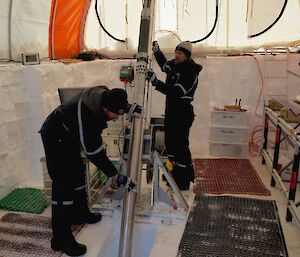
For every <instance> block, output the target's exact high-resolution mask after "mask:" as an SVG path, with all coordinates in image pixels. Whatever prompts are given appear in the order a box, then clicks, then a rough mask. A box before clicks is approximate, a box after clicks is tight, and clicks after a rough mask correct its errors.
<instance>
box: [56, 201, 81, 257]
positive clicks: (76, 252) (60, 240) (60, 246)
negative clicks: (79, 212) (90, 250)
mask: <svg viewBox="0 0 300 257" xmlns="http://www.w3.org/2000/svg"><path fill="white" fill-rule="evenodd" d="M72 211H73V205H62V204H52V230H53V237H52V239H51V248H52V250H54V251H62V252H64V253H65V254H67V255H69V256H81V255H83V254H85V253H86V246H85V245H82V244H79V243H77V242H76V240H75V238H74V236H73V234H72V230H71V222H70V219H71V217H72Z"/></svg>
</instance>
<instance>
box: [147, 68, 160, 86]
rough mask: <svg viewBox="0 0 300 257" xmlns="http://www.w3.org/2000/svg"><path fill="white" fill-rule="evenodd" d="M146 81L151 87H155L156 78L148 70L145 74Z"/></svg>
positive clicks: (151, 71) (152, 72)
mask: <svg viewBox="0 0 300 257" xmlns="http://www.w3.org/2000/svg"><path fill="white" fill-rule="evenodd" d="M146 80H148V81H150V82H151V84H152V86H154V87H155V86H156V85H157V81H158V80H157V78H156V74H155V72H154V71H153V70H151V69H150V70H148V71H147V74H146Z"/></svg>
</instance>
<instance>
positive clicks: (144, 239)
mask: <svg viewBox="0 0 300 257" xmlns="http://www.w3.org/2000/svg"><path fill="white" fill-rule="evenodd" d="M251 162H252V164H253V165H254V167H255V168H256V169H257V171H258V173H259V175H260V177H261V179H262V180H263V182H264V183H265V185H266V186H267V188H269V189H270V191H271V196H268V197H260V196H250V195H241V197H251V198H258V199H268V200H270V199H272V200H276V203H277V207H278V210H279V216H280V219H281V225H282V227H283V231H284V236H285V241H286V245H287V248H288V253H289V256H290V257H299V256H300V243H299V238H300V229H298V227H297V226H296V225H295V224H294V223H293V222H290V223H287V222H286V221H285V213H286V204H285V203H284V199H283V197H282V195H281V193H280V191H279V190H278V188H270V181H271V174H270V172H269V171H268V170H267V168H266V167H265V166H262V165H261V159H260V158H253V159H251ZM143 181H145V180H143ZM23 186H34V185H32V184H30V183H24V184H23ZM143 186H144V187H146V188H147V187H149V186H148V185H143ZM287 186H288V183H287ZM184 196H185V197H186V199H187V201H188V203H189V204H190V205H191V204H192V203H193V197H194V194H193V192H192V190H190V192H187V193H185V194H184ZM296 200H300V185H299V184H298V191H297V198H296ZM299 212H300V208H299ZM5 213H6V212H5V211H1V210H0V217H2V216H3V215H4V214H5ZM50 213H51V209H50V207H48V208H47V209H46V210H45V212H44V213H43V214H42V215H45V216H50ZM120 216H121V214H120V212H115V214H114V216H104V217H103V220H102V221H101V222H100V223H99V224H94V225H87V226H86V228H85V229H84V230H83V231H82V232H81V233H80V234H79V236H78V237H77V240H78V241H79V242H80V243H83V244H86V245H87V247H88V252H87V254H86V255H85V256H86V257H108V256H109V257H114V256H117V254H116V253H117V252H118V240H117V238H118V235H117V234H118V231H119V225H120ZM153 221H154V222H153ZM137 222H138V223H136V226H135V227H136V230H135V236H134V242H133V249H134V250H133V254H132V257H141V256H143V257H161V256H168V257H176V256H177V250H178V245H179V243H180V240H181V236H182V233H183V231H184V228H185V222H186V221H185V219H168V220H167V222H166V224H161V219H157V220H156V221H155V220H152V223H154V224H150V222H147V220H145V219H142V220H139V219H138V220H137ZM114 231H116V232H117V233H113V232H114ZM115 254H116V255H115Z"/></svg>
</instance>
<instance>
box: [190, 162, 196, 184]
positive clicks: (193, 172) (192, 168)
mask: <svg viewBox="0 0 300 257" xmlns="http://www.w3.org/2000/svg"><path fill="white" fill-rule="evenodd" d="M190 181H191V182H193V183H194V181H195V170H194V166H193V164H191V166H190Z"/></svg>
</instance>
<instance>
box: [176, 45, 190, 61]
mask: <svg viewBox="0 0 300 257" xmlns="http://www.w3.org/2000/svg"><path fill="white" fill-rule="evenodd" d="M176 50H179V51H181V52H183V53H184V54H185V55H186V57H188V58H190V57H191V55H192V43H191V42H190V41H182V42H181V43H180V44H179V45H178V46H176V48H175V51H176Z"/></svg>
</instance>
